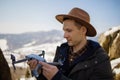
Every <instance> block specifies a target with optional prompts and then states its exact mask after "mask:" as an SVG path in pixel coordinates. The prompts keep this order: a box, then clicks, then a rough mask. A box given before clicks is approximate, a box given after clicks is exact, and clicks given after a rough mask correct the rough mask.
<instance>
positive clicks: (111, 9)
mask: <svg viewBox="0 0 120 80" xmlns="http://www.w3.org/2000/svg"><path fill="white" fill-rule="evenodd" d="M74 7H79V8H81V9H84V10H85V11H87V12H88V13H89V15H90V19H91V22H90V23H91V24H92V25H93V26H94V27H95V28H96V30H97V32H98V33H101V32H104V31H106V30H108V29H109V28H112V27H116V26H120V0H0V33H5V34H6V33H7V34H9V33H10V34H11V33H12V34H20V33H24V32H35V31H49V30H53V29H56V30H62V24H61V23H59V22H58V21H57V20H56V19H55V16H56V15H58V14H68V13H69V11H70V10H71V9H72V8H74Z"/></svg>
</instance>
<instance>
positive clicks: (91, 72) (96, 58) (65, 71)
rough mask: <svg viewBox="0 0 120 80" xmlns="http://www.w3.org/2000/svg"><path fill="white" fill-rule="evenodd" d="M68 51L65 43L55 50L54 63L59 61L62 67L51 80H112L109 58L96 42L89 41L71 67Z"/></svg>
mask: <svg viewBox="0 0 120 80" xmlns="http://www.w3.org/2000/svg"><path fill="white" fill-rule="evenodd" d="M68 50H69V46H68V44H67V43H64V44H62V45H61V46H60V47H58V48H57V51H56V55H55V58H54V61H55V62H58V61H60V60H61V61H62V62H63V66H59V67H58V68H59V72H58V73H57V74H56V75H55V76H54V77H53V79H52V80H113V75H112V70H111V65H110V61H109V57H108V55H107V54H106V52H105V51H104V50H103V48H102V47H101V46H100V45H99V44H98V43H97V42H93V41H91V40H89V41H88V46H87V50H86V51H85V52H84V54H82V55H81V56H80V57H78V58H77V59H75V61H74V62H73V63H72V65H71V66H70V65H69V64H68V54H67V53H68ZM38 80H42V79H38Z"/></svg>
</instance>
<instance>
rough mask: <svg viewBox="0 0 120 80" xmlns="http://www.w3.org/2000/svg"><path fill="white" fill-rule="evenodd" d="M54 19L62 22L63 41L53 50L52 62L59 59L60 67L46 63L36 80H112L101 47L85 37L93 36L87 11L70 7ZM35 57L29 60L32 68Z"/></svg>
mask: <svg viewBox="0 0 120 80" xmlns="http://www.w3.org/2000/svg"><path fill="white" fill-rule="evenodd" d="M56 19H57V20H58V21H59V22H61V23H62V24H63V30H64V38H66V40H67V42H66V43H63V44H62V45H61V46H60V47H58V48H57V50H56V55H55V58H54V62H59V61H62V62H63V65H62V66H57V67H56V66H53V65H50V64H47V63H45V62H39V64H41V65H42V69H41V72H40V73H41V74H40V75H39V77H38V78H37V80H113V76H112V71H111V65H110V61H109V57H108V55H107V54H106V52H105V51H104V50H103V48H102V47H101V46H100V45H99V44H98V43H97V42H94V41H92V40H87V38H86V36H90V37H94V36H95V35H96V30H95V28H94V27H93V26H92V25H91V24H90V17H89V14H88V13H87V12H86V11H84V10H82V9H80V8H73V9H72V10H71V11H70V12H69V13H68V14H60V15H57V16H56ZM37 63H38V62H37V61H36V60H31V61H29V62H28V64H29V65H30V68H31V70H32V69H35V67H36V65H37Z"/></svg>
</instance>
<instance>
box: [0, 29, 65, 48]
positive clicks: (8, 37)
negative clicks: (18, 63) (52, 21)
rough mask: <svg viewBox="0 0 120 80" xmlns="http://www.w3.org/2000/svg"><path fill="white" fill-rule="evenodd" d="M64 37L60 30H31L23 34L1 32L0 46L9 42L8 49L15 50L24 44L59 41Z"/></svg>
mask: <svg viewBox="0 0 120 80" xmlns="http://www.w3.org/2000/svg"><path fill="white" fill-rule="evenodd" d="M62 39H63V34H62V32H61V31H58V30H52V31H40V32H29V33H23V34H0V47H1V46H3V45H4V46H5V45H6V44H7V48H6V49H9V50H14V49H18V48H22V47H24V46H35V45H41V44H44V43H53V42H58V41H61V40H62ZM1 40H2V41H1ZM3 40H4V42H3ZM5 41H6V42H5Z"/></svg>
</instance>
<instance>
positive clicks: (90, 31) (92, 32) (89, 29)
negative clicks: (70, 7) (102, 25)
mask: <svg viewBox="0 0 120 80" xmlns="http://www.w3.org/2000/svg"><path fill="white" fill-rule="evenodd" d="M64 18H68V19H73V20H75V21H77V22H80V23H81V24H82V25H84V26H85V27H86V28H87V33H86V35H87V36H90V37H94V36H96V34H97V32H96V30H95V28H94V27H93V26H92V25H91V24H89V23H88V22H86V21H84V20H82V19H79V18H77V17H75V16H71V15H65V14H60V15H56V19H57V20H58V21H59V22H60V23H62V24H63V20H64Z"/></svg>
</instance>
